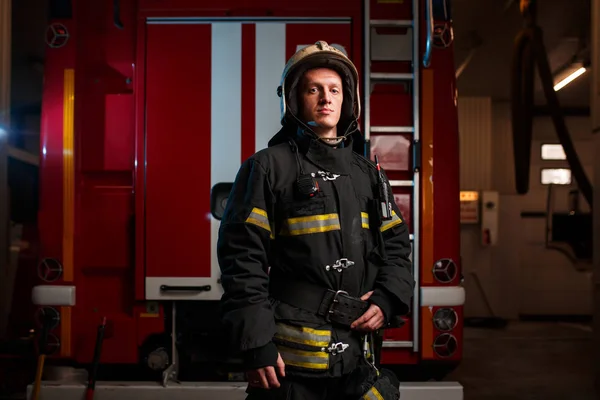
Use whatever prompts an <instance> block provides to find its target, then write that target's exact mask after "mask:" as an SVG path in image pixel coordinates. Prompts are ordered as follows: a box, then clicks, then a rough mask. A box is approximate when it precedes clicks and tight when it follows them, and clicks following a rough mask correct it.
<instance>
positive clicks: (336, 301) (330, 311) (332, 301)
mask: <svg viewBox="0 0 600 400" xmlns="http://www.w3.org/2000/svg"><path fill="white" fill-rule="evenodd" d="M340 294H345V295H346V296H349V294H348V292H346V291H345V290H338V291H337V292H335V294H334V295H333V300H331V304H330V305H329V309H328V310H327V315H326V316H325V320H326V321H327V322H330V319H329V317H330V316H331V314H333V307H334V306H335V303H339V302H340V301H339V300H338V296H339V295H340Z"/></svg>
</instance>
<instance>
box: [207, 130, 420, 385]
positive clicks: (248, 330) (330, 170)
mask: <svg viewBox="0 0 600 400" xmlns="http://www.w3.org/2000/svg"><path fill="white" fill-rule="evenodd" d="M290 139H292V140H290ZM352 147H353V146H352V138H349V139H348V140H347V141H346V142H345V143H344V145H343V146H342V147H338V148H333V147H331V146H328V145H326V144H324V143H322V142H321V141H319V140H316V139H314V138H312V137H310V136H309V135H306V134H303V132H302V131H301V130H300V129H298V128H296V127H293V128H291V129H290V128H286V127H284V128H283V129H282V130H281V131H280V132H279V133H278V134H277V135H275V136H274V137H273V139H271V141H270V142H269V147H268V148H266V149H264V150H261V151H259V152H257V153H256V154H254V155H253V156H251V157H250V158H249V159H248V160H246V161H245V162H244V163H243V165H242V166H241V168H240V170H239V172H238V175H237V177H236V179H235V182H234V186H233V189H232V191H231V193H230V196H229V199H228V202H227V205H226V209H225V212H224V215H223V218H222V220H221V225H220V231H219V239H218V244H217V254H218V260H219V263H220V268H221V273H222V275H221V282H222V285H223V288H224V295H223V297H222V299H221V312H222V322H223V323H224V326H225V328H226V331H227V332H228V335H229V344H230V350H231V351H233V352H237V354H241V355H242V357H243V359H244V360H245V368H246V369H250V368H258V367H264V366H268V365H275V364H276V360H277V354H278V349H279V353H280V354H281V352H282V351H283V350H282V349H283V348H282V347H278V346H277V344H276V341H274V337H275V336H277V332H278V329H279V328H278V327H279V325H278V324H279V323H285V324H289V325H291V326H296V327H299V329H303V332H305V333H306V332H309V333H310V332H312V334H315V335H317V336H313V337H316V338H318V337H319V336H318V335H319V334H321V335H322V334H324V332H325V333H327V332H328V331H327V330H329V331H330V332H331V337H328V338H327V340H329V339H331V341H332V342H339V341H341V342H344V343H347V344H348V348H347V349H346V351H344V352H341V353H339V354H332V355H330V357H331V358H330V360H329V361H328V362H327V368H326V369H325V371H323V370H319V368H318V367H315V371H308V370H307V369H304V371H302V369H301V368H299V369H298V370H299V371H300V372H298V374H300V375H301V374H302V373H304V374H305V375H306V373H308V374H310V373H321V374H323V373H325V374H327V375H328V376H339V375H341V374H345V373H348V372H350V371H351V370H352V369H353V368H354V366H355V365H356V360H357V359H358V358H359V357H361V356H362V354H363V344H362V342H361V340H362V336H361V333H357V332H353V331H351V330H350V329H348V328H339V327H336V326H332V325H331V324H329V323H327V321H326V320H325V319H324V318H323V317H321V316H318V315H315V314H314V313H310V312H307V311H306V310H303V309H301V308H298V307H294V306H291V305H289V304H286V303H284V302H282V301H278V300H277V299H275V298H273V297H272V296H270V277H271V278H273V276H275V275H276V276H277V277H278V280H279V281H281V280H282V279H283V280H285V281H287V282H292V283H293V282H307V283H310V284H313V285H317V286H319V287H323V288H327V289H332V290H336V291H337V290H344V291H346V292H347V293H348V294H349V295H351V296H355V297H360V296H361V295H363V294H365V293H367V292H369V291H371V290H373V291H374V293H373V295H372V296H371V297H370V299H369V302H370V303H374V304H377V305H378V306H379V307H380V308H381V310H382V311H383V313H384V315H385V317H386V321H389V320H390V318H392V317H393V316H397V315H402V314H405V313H407V312H408V310H409V307H410V303H411V298H412V294H413V288H414V280H413V277H412V264H411V261H410V259H409V256H410V252H411V246H410V242H409V233H408V228H407V226H406V224H405V223H404V220H403V218H402V215H401V214H400V211H399V210H398V208H397V206H396V204H395V202H394V200H393V195H392V193H391V188H389V182H388V181H387V179H385V183H386V185H388V188H389V191H388V192H389V194H390V201H391V203H392V205H393V211H394V217H393V218H392V220H390V221H381V219H380V218H379V210H380V208H379V202H378V200H377V197H378V193H379V191H378V186H377V176H378V175H377V170H376V167H375V164H374V163H373V162H372V161H370V160H368V159H366V158H364V157H363V156H361V155H360V154H358V153H357V152H355V151H354V150H353V148H352ZM302 172H303V173H304V174H311V175H312V176H314V178H315V180H316V182H317V184H318V186H319V192H318V193H317V195H316V196H314V197H312V198H309V197H301V196H299V195H298V194H297V190H296V181H297V179H298V177H299V176H300V174H301V173H302ZM342 259H347V260H351V261H352V262H353V265H352V266H351V267H348V268H345V269H344V270H343V271H342V272H338V271H337V270H335V269H333V268H331V267H332V266H334V265H335V264H336V262H338V263H339V260H342ZM271 280H272V279H271ZM286 326H287V325H286ZM301 327H307V328H308V330H307V329H306V328H301ZM286 329H287V328H286ZM311 329H312V330H311ZM324 330H325V331H324ZM315 332H316V333H315ZM328 334H329V333H328ZM321 337H322V336H321ZM311 343H313V344H314V343H317V344H316V346H317V348H316V350H319V349H318V346H319V344H318V343H322V342H318V340H317V342H311ZM300 349H302V348H300ZM305 350H306V349H305ZM321 350H323V348H321ZM302 354H304V353H302ZM315 354H317V353H315ZM318 354H322V353H318ZM284 359H285V357H284ZM288 360H289V363H288V362H286V374H288V375H289V374H290V372H291V373H292V374H293V370H294V368H293V367H291V368H288V364H290V365H292V366H293V364H294V362H293V359H292V358H289V359H288ZM299 365H300V364H299ZM306 365H309V366H310V365H313V364H306ZM314 365H316V364H314ZM308 369H309V370H310V367H309V368H308ZM307 371H308V372H307Z"/></svg>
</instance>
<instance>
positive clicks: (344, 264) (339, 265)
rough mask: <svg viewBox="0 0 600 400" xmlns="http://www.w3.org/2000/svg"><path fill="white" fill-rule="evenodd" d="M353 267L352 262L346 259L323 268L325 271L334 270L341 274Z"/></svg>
mask: <svg viewBox="0 0 600 400" xmlns="http://www.w3.org/2000/svg"><path fill="white" fill-rule="evenodd" d="M353 265H354V261H351V260H348V259H347V258H340V259H339V260H336V262H335V263H334V264H333V265H331V266H330V265H327V266H325V270H326V271H329V270H331V269H335V270H336V271H337V272H342V271H343V270H344V269H346V268H348V267H351V266H353Z"/></svg>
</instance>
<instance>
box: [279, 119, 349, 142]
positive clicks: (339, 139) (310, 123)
mask: <svg viewBox="0 0 600 400" xmlns="http://www.w3.org/2000/svg"><path fill="white" fill-rule="evenodd" d="M290 114H291V115H292V116H293V117H294V119H295V120H296V121H297V122H298V124H300V126H302V127H303V128H305V130H306V131H308V132H309V133H310V134H312V135H313V136H314V138H315V139H317V140H320V141H321V142H323V143H324V144H326V145H328V146H337V145H339V144H340V143H342V142H343V141H344V140H346V139H347V138H348V136H350V135H351V134H352V132H354V130H351V128H352V127H353V126H354V121H353V122H351V123H350V124H348V127H346V132H344V135H343V136H336V137H332V138H327V137H326V138H324V137H321V136H319V135H317V133H315V131H313V130H312V129H311V127H315V128H316V127H319V124H318V123H317V122H315V121H308V122H307V123H304V122H302V121H301V120H300V119H298V117H296V115H294V114H293V113H290Z"/></svg>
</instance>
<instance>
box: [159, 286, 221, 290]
mask: <svg viewBox="0 0 600 400" xmlns="http://www.w3.org/2000/svg"><path fill="white" fill-rule="evenodd" d="M210 290H211V286H210V285H204V286H170V285H160V291H161V292H209V291H210Z"/></svg>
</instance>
